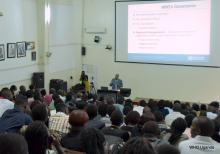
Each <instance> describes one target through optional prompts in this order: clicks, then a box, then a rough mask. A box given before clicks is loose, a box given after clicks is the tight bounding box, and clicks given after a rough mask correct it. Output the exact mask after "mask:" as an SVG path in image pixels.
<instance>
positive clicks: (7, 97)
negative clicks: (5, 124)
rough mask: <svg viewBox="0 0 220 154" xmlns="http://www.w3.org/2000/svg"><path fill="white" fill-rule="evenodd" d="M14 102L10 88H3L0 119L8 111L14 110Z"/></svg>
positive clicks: (0, 93)
mask: <svg viewBox="0 0 220 154" xmlns="http://www.w3.org/2000/svg"><path fill="white" fill-rule="evenodd" d="M12 100H13V95H12V93H11V91H10V90H9V89H8V88H3V89H2V90H1V92H0V117H2V114H3V113H4V112H5V111H6V110H8V109H13V108H14V103H13V102H12Z"/></svg>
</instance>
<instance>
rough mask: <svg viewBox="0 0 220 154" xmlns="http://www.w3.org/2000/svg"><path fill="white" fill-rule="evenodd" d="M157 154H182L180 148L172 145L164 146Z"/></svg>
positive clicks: (160, 147) (158, 149)
mask: <svg viewBox="0 0 220 154" xmlns="http://www.w3.org/2000/svg"><path fill="white" fill-rule="evenodd" d="M156 151H157V154H180V151H179V150H178V148H176V147H175V146H173V145H170V144H162V145H160V146H159V147H158V148H157V149H156Z"/></svg>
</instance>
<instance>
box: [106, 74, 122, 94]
mask: <svg viewBox="0 0 220 154" xmlns="http://www.w3.org/2000/svg"><path fill="white" fill-rule="evenodd" d="M109 86H111V87H112V90H120V88H122V87H123V83H122V80H121V79H119V74H116V75H115V78H113V79H112V80H111V82H110V84H109Z"/></svg>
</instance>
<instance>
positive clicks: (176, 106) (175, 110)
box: [165, 103, 185, 127]
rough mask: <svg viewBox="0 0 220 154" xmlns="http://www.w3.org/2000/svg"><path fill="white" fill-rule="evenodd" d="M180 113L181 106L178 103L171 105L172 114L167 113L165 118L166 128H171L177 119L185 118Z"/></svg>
mask: <svg viewBox="0 0 220 154" xmlns="http://www.w3.org/2000/svg"><path fill="white" fill-rule="evenodd" d="M180 111H181V105H180V104H179V103H175V104H174V105H173V112H172V113H169V114H168V115H167V116H166V117H165V123H166V125H167V126H168V127H170V126H171V124H172V122H173V121H174V120H175V119H177V118H183V119H184V118H185V115H183V114H181V113H180Z"/></svg>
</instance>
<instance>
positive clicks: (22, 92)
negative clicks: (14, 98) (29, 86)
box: [19, 85, 26, 95]
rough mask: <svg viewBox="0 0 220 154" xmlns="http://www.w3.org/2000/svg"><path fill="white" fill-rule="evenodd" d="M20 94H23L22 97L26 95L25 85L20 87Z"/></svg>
mask: <svg viewBox="0 0 220 154" xmlns="http://www.w3.org/2000/svg"><path fill="white" fill-rule="evenodd" d="M19 90H20V91H19V94H22V95H26V88H25V86H24V85H21V86H20V87H19Z"/></svg>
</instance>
